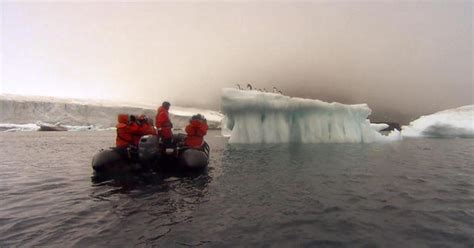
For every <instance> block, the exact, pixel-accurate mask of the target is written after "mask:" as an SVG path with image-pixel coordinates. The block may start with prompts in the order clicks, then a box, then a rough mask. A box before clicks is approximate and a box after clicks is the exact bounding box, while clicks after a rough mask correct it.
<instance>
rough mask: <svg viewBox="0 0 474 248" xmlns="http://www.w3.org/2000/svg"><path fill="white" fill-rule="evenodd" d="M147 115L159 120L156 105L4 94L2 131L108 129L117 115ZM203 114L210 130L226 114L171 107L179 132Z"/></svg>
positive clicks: (0, 99)
mask: <svg viewBox="0 0 474 248" xmlns="http://www.w3.org/2000/svg"><path fill="white" fill-rule="evenodd" d="M119 113H128V114H146V115H147V116H150V117H151V118H153V119H154V118H155V115H156V106H155V105H152V104H133V103H122V102H113V101H97V100H82V99H81V100H80V99H67V98H54V97H38V96H20V95H9V94H2V95H0V131H10V132H11V131H36V130H38V128H39V127H38V125H37V124H38V123H41V122H43V123H61V125H62V126H64V127H66V128H67V129H68V130H69V131H85V130H107V129H110V128H113V127H114V126H115V125H116V122H117V114H119ZM198 113H200V114H203V115H204V116H205V117H206V118H207V121H208V125H209V128H210V129H219V128H220V124H221V120H222V118H224V115H223V114H222V113H219V112H217V111H213V110H208V109H198V108H186V107H179V106H171V109H170V118H171V121H172V122H173V125H174V128H175V129H183V128H184V127H185V126H186V125H187V124H188V122H189V118H190V117H191V116H192V115H195V114H198Z"/></svg>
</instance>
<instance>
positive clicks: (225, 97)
mask: <svg viewBox="0 0 474 248" xmlns="http://www.w3.org/2000/svg"><path fill="white" fill-rule="evenodd" d="M222 111H223V112H224V114H225V115H226V118H225V119H224V120H223V124H222V129H223V131H222V132H223V135H226V136H230V138H229V142H230V143H286V142H301V143H361V142H363V143H370V142H373V141H379V140H393V139H399V137H400V135H399V133H398V132H394V133H393V134H392V135H390V136H389V137H388V136H383V135H381V134H380V133H379V132H377V131H376V129H374V127H372V126H371V124H370V121H369V120H368V119H367V117H368V116H369V115H370V113H371V110H370V108H369V107H368V106H367V104H356V105H345V104H341V103H336V102H334V103H327V102H323V101H320V100H313V99H304V98H296V97H289V96H284V95H280V94H275V93H266V92H259V91H244V90H237V89H231V88H224V89H223V90H222Z"/></svg>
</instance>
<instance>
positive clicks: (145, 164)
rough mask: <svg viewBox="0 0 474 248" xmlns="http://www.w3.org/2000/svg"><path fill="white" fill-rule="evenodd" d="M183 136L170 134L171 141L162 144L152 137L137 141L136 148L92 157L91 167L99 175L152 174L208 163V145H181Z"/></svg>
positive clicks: (184, 169) (195, 168) (148, 136)
mask: <svg viewBox="0 0 474 248" xmlns="http://www.w3.org/2000/svg"><path fill="white" fill-rule="evenodd" d="M185 138H186V135H184V134H176V135H173V139H172V142H171V143H169V144H163V143H161V142H159V140H158V138H157V137H156V136H154V135H146V136H143V137H142V138H141V139H140V143H139V145H138V149H117V148H110V149H107V150H102V151H100V152H99V153H97V154H95V155H94V157H93V159H92V168H93V169H94V171H95V172H96V173H100V174H121V173H130V172H140V171H143V170H154V171H169V170H173V171H196V170H200V169H204V168H206V167H207V165H208V164H209V153H210V148H209V145H208V144H207V143H206V142H204V144H203V145H202V146H201V147H200V148H189V147H186V146H184V139H185Z"/></svg>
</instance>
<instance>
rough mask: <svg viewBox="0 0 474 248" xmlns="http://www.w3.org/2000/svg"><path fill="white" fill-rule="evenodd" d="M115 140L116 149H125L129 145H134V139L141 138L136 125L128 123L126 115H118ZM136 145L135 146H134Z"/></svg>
mask: <svg viewBox="0 0 474 248" xmlns="http://www.w3.org/2000/svg"><path fill="white" fill-rule="evenodd" d="M117 120H118V124H117V126H116V128H117V138H116V139H115V145H116V146H117V147H118V148H126V147H127V146H129V145H134V144H135V137H136V136H139V137H141V130H140V128H139V127H138V125H137V124H136V123H130V124H129V123H128V115H126V114H119V115H118V118H117ZM135 145H136V144H135Z"/></svg>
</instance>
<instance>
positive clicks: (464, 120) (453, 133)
mask: <svg viewBox="0 0 474 248" xmlns="http://www.w3.org/2000/svg"><path fill="white" fill-rule="evenodd" d="M402 135H403V136H406V137H461V138H474V105H467V106H464V107H459V108H454V109H448V110H444V111H440V112H437V113H434V114H431V115H426V116H421V117H420V118H418V119H416V120H414V121H412V122H411V123H410V124H409V125H408V126H403V127H402Z"/></svg>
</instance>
